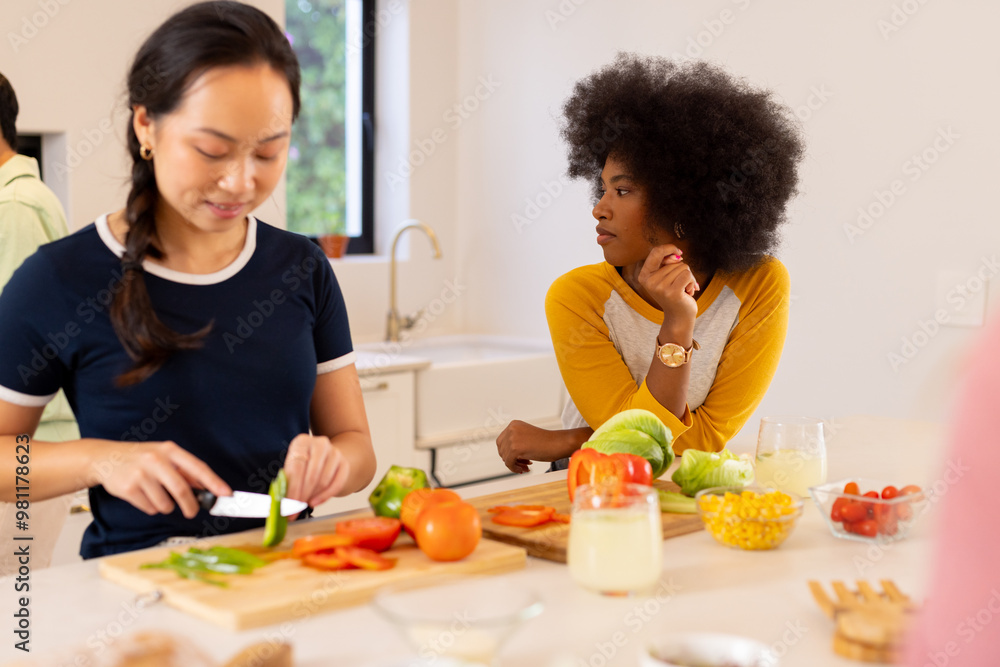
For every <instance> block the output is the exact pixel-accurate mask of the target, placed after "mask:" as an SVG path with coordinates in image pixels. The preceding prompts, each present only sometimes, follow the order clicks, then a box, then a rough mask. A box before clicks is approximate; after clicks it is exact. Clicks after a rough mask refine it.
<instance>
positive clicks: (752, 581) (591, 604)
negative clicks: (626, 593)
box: [0, 417, 947, 667]
mask: <svg viewBox="0 0 1000 667" xmlns="http://www.w3.org/2000/svg"><path fill="white" fill-rule="evenodd" d="M827 443H828V459H829V479H830V480H831V481H832V480H837V479H841V478H843V477H848V476H852V475H853V476H864V477H870V478H874V479H886V480H887V481H890V482H894V483H897V484H907V483H917V484H920V485H922V486H924V487H925V488H930V487H931V486H933V483H934V482H935V481H938V482H939V486H943V487H946V485H945V484H944V482H943V481H940V480H943V479H944V473H945V471H946V469H947V465H946V464H944V463H943V461H944V452H943V451H942V443H943V429H942V427H941V426H939V425H935V424H927V423H920V422H913V421H900V420H893V419H886V418H877V417H851V418H847V419H843V420H836V421H833V422H830V428H829V429H828V434H827ZM564 476H565V473H564V472H561V473H553V474H552V475H546V476H544V477H543V478H541V479H540V478H539V477H537V476H521V477H513V478H508V479H504V480H501V481H498V482H491V483H486V484H480V485H477V486H472V487H467V488H463V489H461V490H460V493H461V494H462V495H463V496H467V497H472V496H478V495H485V494H489V493H495V492H498V491H503V490H507V489H512V488H520V487H524V486H530V485H533V484H537V483H539V482H540V481H542V479H544V481H550V480H553V479H559V478H560V477H564ZM933 519H934V510H932V511H931V513H930V514H929V515H928V516H925V517H924V520H923V522H922V523H921V524H919V525H918V526H917V527H916V529H915V530H914V532H913V533H911V536H910V538H909V539H908V540H906V541H904V542H901V543H896V544H891V545H888V546H886V547H882V548H879V547H874V546H871V547H870V546H867V545H864V544H861V543H857V542H851V541H847V540H839V539H836V538H834V537H833V536H832V535H831V534H830V532H829V529H828V528H827V526H826V524H825V523H824V520H823V518H822V517H821V516H820V514H819V511H818V510H817V509H816V507H815V506H814V505H813V504H812V502H811V501H810V500H807V502H806V507H805V512H804V514H803V516H802V518H801V519H800V522H799V525H798V526H797V528H796V529H795V531H794V532H793V534H792V535H791V537H789V538H788V540H787V541H786V542H785V543H784V544H783V545H782V546H781V547H780V548H779V549H777V550H775V551H770V552H743V551H738V550H732V549H727V548H725V547H723V546H721V545H719V544H717V543H716V542H715V541H714V540H712V538H711V537H710V536H709V535H708V534H707V533H705V532H703V531H701V532H698V533H694V534H690V535H685V536H682V537H677V538H672V539H669V540H667V541H665V542H664V558H663V562H664V565H663V575H662V578H661V580H660V585H659V587H658V589H657V590H656V591H655V594H653V595H647V596H638V597H633V598H603V597H600V596H597V595H594V594H591V593H588V592H586V591H584V590H582V589H580V588H579V587H578V586H577V585H576V584H575V583H574V582H573V581H572V580H571V579H570V577H569V573H568V572H567V569H566V567H565V566H564V565H559V564H556V563H552V562H549V561H544V560H538V559H534V558H529V559H528V563H527V567H526V568H525V569H523V570H520V571H517V572H513V573H509V574H504V575H498V576H500V577H502V578H503V579H505V580H506V581H507V582H509V584H510V585H511V586H515V587H519V588H534V589H536V590H537V591H539V593H540V594H541V596H542V597H543V599H544V603H545V606H546V608H545V611H544V612H543V613H542V615H541V616H539V617H538V618H536V619H534V620H532V621H530V622H529V623H527V624H526V625H525V626H524V627H522V628H521V629H520V630H519V631H518V632H517V634H516V635H514V637H513V638H512V639H511V640H510V641H509V642H508V644H507V646H506V647H505V648H504V650H503V652H502V653H501V658H502V660H503V662H504V664H505V665H518V666H533V665H537V666H539V667H541V666H545V667H556V666H564V665H565V666H569V665H588V666H594V667H598V666H600V665H635V664H636V656H637V652H638V651H639V649H640V647H641V646H642V645H643V644H644V643H645V642H647V641H650V640H653V639H655V638H656V637H658V636H660V635H663V634H665V633H668V632H675V631H686V630H714V631H720V632H728V633H734V634H740V635H744V636H748V637H753V638H755V639H757V640H759V641H762V642H765V643H766V644H769V645H772V646H773V647H774V648H775V650H776V651H777V652H778V653H779V654H783V655H784V657H783V658H782V663H781V664H782V665H783V667H794V666H797V665H803V666H809V667H824V666H827V665H829V666H846V665H857V664H860V663H854V662H850V661H847V660H844V659H841V658H838V657H837V656H835V655H834V654H833V652H832V650H831V647H830V646H831V636H832V631H833V624H832V622H831V621H830V620H828V619H827V618H826V617H825V616H823V614H822V613H821V612H820V611H819V609H818V608H817V607H816V605H815V604H814V602H813V600H812V598H811V596H810V593H809V589H808V587H807V585H806V582H807V580H809V579H817V580H819V581H820V582H824V583H829V582H830V581H832V580H835V579H840V580H844V581H845V582H848V583H850V582H853V581H854V580H856V579H861V578H863V579H868V580H870V581H872V582H877V581H878V580H879V579H884V578H891V579H893V580H894V581H895V582H896V583H897V584H898V585H899V587H900V588H901V589H902V590H903V591H904V592H907V593H910V594H911V595H914V596H915V597H916V598H917V599H921V598H922V594H923V591H924V586H925V578H926V564H927V557H928V554H929V551H930V547H931V540H930V539H929V536H930V535H931V533H932V524H933ZM8 546H9V545H8ZM18 595H20V594H17V593H15V592H14V590H13V583H12V582H10V581H8V582H5V583H4V585H3V587H2V593H0V617H2V618H4V619H7V620H6V624H7V628H8V629H7V630H5V631H4V636H5V637H6V639H5V640H4V642H3V645H2V647H0V661H2V662H6V661H8V660H11V659H14V658H24V657H27V656H25V655H24V654H22V653H20V652H19V651H15V650H14V649H13V643H14V641H15V640H14V639H13V636H12V634H11V631H10V629H12V628H13V626H14V622H13V620H12V613H13V609H14V608H15V604H16V596H18ZM30 596H31V603H30V613H31V632H32V635H31V647H32V654H31V657H41V655H43V654H48V653H51V652H52V651H53V650H56V649H58V650H65V649H69V648H72V647H79V646H90V647H91V648H95V647H101V646H106V645H108V643H110V642H114V641H115V638H117V637H120V636H121V635H122V634H123V633H126V632H134V631H136V630H139V629H157V630H163V631H168V632H171V633H173V634H175V635H177V636H182V637H186V638H187V639H188V640H189V641H191V642H193V643H194V644H196V645H197V646H198V647H200V648H201V649H202V650H203V651H204V652H205V653H207V654H208V655H210V656H213V657H214V658H217V659H219V660H220V661H222V660H223V659H225V658H228V657H229V656H231V655H232V654H234V653H236V652H237V651H238V650H239V649H240V648H242V647H244V646H246V645H249V644H251V643H253V642H255V641H259V640H263V639H270V638H275V637H281V638H284V639H285V640H286V641H289V642H290V643H291V644H292V645H293V646H294V650H295V655H296V663H295V664H296V665H299V666H300V667H306V666H310V667H311V666H319V665H334V664H337V665H352V666H355V665H357V666H361V665H371V666H379V667H390V666H393V665H400V666H401V665H416V664H417V663H418V661H417V659H416V657H415V655H414V653H413V652H412V651H411V650H410V649H409V648H408V646H407V644H406V643H405V642H404V640H403V639H402V637H400V636H399V635H398V634H397V633H396V631H395V629H394V627H393V626H391V625H390V624H389V623H388V622H387V621H385V620H383V619H382V618H381V617H380V616H378V615H377V614H376V613H375V611H374V610H373V609H372V608H371V606H369V605H363V606H359V607H354V608H350V609H346V610H343V611H339V612H332V613H325V614H320V615H317V616H315V617H311V618H308V619H305V620H302V621H297V622H294V623H287V624H285V625H277V626H271V627H267V628H259V629H256V630H249V631H245V632H240V633H233V632H228V631H225V630H221V629H219V628H217V627H214V626H211V625H209V624H207V623H205V622H203V621H200V620H198V619H196V618H194V617H191V616H188V615H186V614H184V613H181V612H179V611H176V610H174V609H172V608H170V607H168V606H166V605H164V604H162V603H160V604H154V605H152V606H149V607H146V608H144V609H137V608H136V606H135V604H134V600H135V595H134V594H133V593H132V592H130V591H129V590H127V589H125V588H122V587H119V586H117V585H116V584H113V583H110V582H107V581H104V580H102V579H101V578H100V577H99V575H98V573H97V563H96V562H94V561H90V562H85V563H81V564H78V565H71V566H64V567H57V568H52V569H49V570H42V571H39V572H33V573H32V574H31V591H30ZM52 664H59V665H63V664H67V665H68V664H71V663H69V662H53V663H52ZM439 664H441V663H440V662H439Z"/></svg>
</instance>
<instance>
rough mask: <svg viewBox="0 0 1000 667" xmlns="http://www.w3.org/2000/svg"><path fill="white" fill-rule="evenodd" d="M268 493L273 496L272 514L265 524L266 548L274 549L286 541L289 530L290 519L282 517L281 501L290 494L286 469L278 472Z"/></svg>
mask: <svg viewBox="0 0 1000 667" xmlns="http://www.w3.org/2000/svg"><path fill="white" fill-rule="evenodd" d="M267 493H268V495H270V496H271V513H270V514H268V515H267V521H266V522H265V523H264V546H265V547H273V546H274V545H275V544H279V543H280V542H281V540H283V539H285V531H286V530H287V529H288V519H286V518H285V517H283V516H281V501H282V500H283V499H284V497H285V494H286V493H288V478H287V477H286V476H285V469H284V468H282V469H281V470H279V471H278V475H277V477H275V478H274V480H273V481H272V482H271V487H270V488H269V489H268V491H267Z"/></svg>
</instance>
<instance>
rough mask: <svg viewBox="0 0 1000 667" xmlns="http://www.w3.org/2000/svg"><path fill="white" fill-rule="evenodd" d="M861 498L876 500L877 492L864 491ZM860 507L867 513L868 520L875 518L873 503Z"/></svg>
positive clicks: (863, 504)
mask: <svg viewBox="0 0 1000 667" xmlns="http://www.w3.org/2000/svg"><path fill="white" fill-rule="evenodd" d="M862 497H863V498H876V499H877V498H878V491H866V492H865V493H864V494H863V495H862ZM861 505H862V506H863V507H864V508H865V511H866V512H868V518H869V519H872V518H874V517H875V503H861Z"/></svg>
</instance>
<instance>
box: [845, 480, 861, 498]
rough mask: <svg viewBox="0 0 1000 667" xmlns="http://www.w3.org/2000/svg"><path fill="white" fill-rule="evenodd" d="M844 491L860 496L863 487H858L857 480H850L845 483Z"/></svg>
mask: <svg viewBox="0 0 1000 667" xmlns="http://www.w3.org/2000/svg"><path fill="white" fill-rule="evenodd" d="M844 493H847V494H850V495H852V496H860V495H861V489H859V488H858V483H857V482H848V483H847V484H845V485H844Z"/></svg>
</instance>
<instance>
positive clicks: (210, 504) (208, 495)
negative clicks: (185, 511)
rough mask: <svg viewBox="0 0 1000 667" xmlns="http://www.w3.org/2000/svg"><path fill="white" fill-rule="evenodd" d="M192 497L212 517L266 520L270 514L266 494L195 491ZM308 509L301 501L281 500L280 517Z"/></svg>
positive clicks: (269, 499) (269, 497) (268, 499)
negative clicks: (218, 493)
mask: <svg viewBox="0 0 1000 667" xmlns="http://www.w3.org/2000/svg"><path fill="white" fill-rule="evenodd" d="M194 497H195V498H197V499H198V504H199V505H201V508H202V509H205V510H208V513H209V514H211V515H212V516H232V517H238V518H241V519H266V518H267V516H268V515H269V514H270V513H271V496H269V495H267V494H266V493H250V492H249V491H234V492H233V495H231V496H223V497H221V498H220V497H219V496H216V495H215V494H214V493H212V492H211V491H209V490H207V489H196V490H195V492H194ZM307 507H309V505H308V503H304V502H302V501H301V500H292V499H291V498H283V499H282V500H281V516H289V515H292V514H298V513H299V512H302V511H304V510H305V509H306V508H307Z"/></svg>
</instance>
